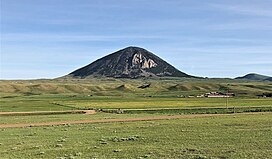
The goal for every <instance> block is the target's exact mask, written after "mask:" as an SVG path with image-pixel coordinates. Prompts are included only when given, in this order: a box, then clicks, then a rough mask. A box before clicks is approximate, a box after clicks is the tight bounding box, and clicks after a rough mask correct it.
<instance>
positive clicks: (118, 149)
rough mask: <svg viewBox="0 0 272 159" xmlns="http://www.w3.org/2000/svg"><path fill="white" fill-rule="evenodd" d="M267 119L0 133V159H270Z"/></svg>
mask: <svg viewBox="0 0 272 159" xmlns="http://www.w3.org/2000/svg"><path fill="white" fill-rule="evenodd" d="M271 123H272V114H271V113H270V114H263V115H261V114H259V115H242V114H239V115H230V116H221V117H209V118H194V119H175V120H161V121H146V122H128V123H101V124H80V125H66V126H65V125H64V126H51V127H31V128H11V129H1V130H0V134H1V136H4V137H1V138H0V143H1V144H0V154H1V158H218V159H222V158H271V156H272V151H271V147H272V138H271V135H272V127H271Z"/></svg>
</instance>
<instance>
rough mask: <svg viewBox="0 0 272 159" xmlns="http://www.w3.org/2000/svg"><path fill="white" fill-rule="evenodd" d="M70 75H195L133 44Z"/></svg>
mask: <svg viewBox="0 0 272 159" xmlns="http://www.w3.org/2000/svg"><path fill="white" fill-rule="evenodd" d="M68 76H70V77H77V78H88V77H99V76H102V77H114V78H138V77H166V76H167V77H189V78H190V77H194V76H191V75H188V74H186V73H183V72H181V71H179V70H178V69H176V68H175V67H173V66H172V65H170V64H169V63H167V62H166V61H164V60H163V59H161V58H160V57H158V56H156V55H155V54H153V53H151V52H149V51H147V50H146V49H143V48H139V47H132V46H131V47H127V48H124V49H122V50H119V51H116V52H114V53H112V54H109V55H107V56H105V57H102V58H100V59H98V60H96V61H94V62H92V63H91V64H89V65H87V66H84V67H82V68H80V69H78V70H75V71H73V72H72V73H70V74H69V75H68Z"/></svg>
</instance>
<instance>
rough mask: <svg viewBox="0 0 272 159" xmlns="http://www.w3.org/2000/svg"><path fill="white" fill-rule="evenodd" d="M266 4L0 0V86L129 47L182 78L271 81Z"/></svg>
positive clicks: (55, 73)
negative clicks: (154, 56) (171, 68)
mask: <svg viewBox="0 0 272 159" xmlns="http://www.w3.org/2000/svg"><path fill="white" fill-rule="evenodd" d="M271 7H272V1H271V0H220V1H218V0H205V1H200V0H1V72H0V78H1V79H33V78H55V77H60V76H63V75H66V74H68V73H70V72H72V71H73V70H75V69H77V68H79V67H82V66H84V65H86V64H89V63H90V62H92V61H94V60H96V59H97V58H100V57H103V56H104V55H106V54H109V53H112V52H114V51H117V50H119V49H122V48H124V47H127V46H139V47H143V48H146V49H147V50H149V51H151V52H153V53H155V54H157V55H158V56H160V57H161V58H163V59H165V60H166V61H167V62H169V63H170V64H172V65H174V66H175V67H176V68H178V69H180V70H181V71H183V72H186V73H188V74H192V75H196V76H203V77H236V76H240V75H244V74H247V73H250V72H256V73H260V74H265V75H272V10H271Z"/></svg>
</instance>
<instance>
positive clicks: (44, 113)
mask: <svg viewBox="0 0 272 159" xmlns="http://www.w3.org/2000/svg"><path fill="white" fill-rule="evenodd" d="M95 113H96V112H95V110H67V111H36V112H0V115H50V114H95Z"/></svg>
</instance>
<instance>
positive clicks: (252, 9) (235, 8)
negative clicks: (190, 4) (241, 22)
mask: <svg viewBox="0 0 272 159" xmlns="http://www.w3.org/2000/svg"><path fill="white" fill-rule="evenodd" d="M249 2H250V1H249ZM211 6H212V7H214V8H217V9H220V10H222V11H227V12H230V13H235V14H243V15H251V16H261V17H272V10H271V5H266V6H261V5H258V4H256V3H255V4H250V3H249V4H248V3H247V4H239V2H238V1H237V2H236V1H235V4H211Z"/></svg>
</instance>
